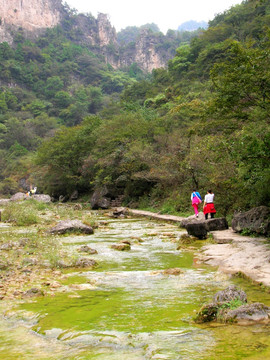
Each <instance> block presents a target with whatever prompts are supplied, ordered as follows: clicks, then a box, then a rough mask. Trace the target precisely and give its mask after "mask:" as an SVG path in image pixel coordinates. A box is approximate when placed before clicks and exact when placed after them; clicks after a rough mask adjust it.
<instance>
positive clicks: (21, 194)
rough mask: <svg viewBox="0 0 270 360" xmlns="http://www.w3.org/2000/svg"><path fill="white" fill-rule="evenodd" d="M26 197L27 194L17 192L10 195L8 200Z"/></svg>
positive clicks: (19, 199) (20, 199)
mask: <svg viewBox="0 0 270 360" xmlns="http://www.w3.org/2000/svg"><path fill="white" fill-rule="evenodd" d="M26 198H27V195H26V194H25V193H23V192H18V193H16V194H14V195H13V196H11V198H10V201H22V200H25V199H26Z"/></svg>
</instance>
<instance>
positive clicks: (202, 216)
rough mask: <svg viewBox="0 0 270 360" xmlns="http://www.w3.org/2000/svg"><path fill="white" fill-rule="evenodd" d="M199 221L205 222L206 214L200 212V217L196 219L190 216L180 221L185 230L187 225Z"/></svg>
mask: <svg viewBox="0 0 270 360" xmlns="http://www.w3.org/2000/svg"><path fill="white" fill-rule="evenodd" d="M199 221H205V217H204V214H203V213H202V212H199V214H198V217H195V215H191V216H188V217H187V218H185V219H183V220H181V221H180V226H181V227H183V228H185V227H186V226H187V224H191V223H195V224H196V223H197V222H199Z"/></svg>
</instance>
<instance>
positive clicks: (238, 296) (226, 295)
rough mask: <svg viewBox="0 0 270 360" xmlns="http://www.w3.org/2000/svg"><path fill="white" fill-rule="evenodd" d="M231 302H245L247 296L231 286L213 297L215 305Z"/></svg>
mask: <svg viewBox="0 0 270 360" xmlns="http://www.w3.org/2000/svg"><path fill="white" fill-rule="evenodd" d="M232 300H240V301H241V302H244V303H246V302H247V295H246V293H245V292H244V291H243V290H240V289H237V287H236V286H234V285H232V286H229V287H227V288H226V289H225V290H222V291H219V292H217V293H216V294H215V296H214V302H215V303H222V302H230V301H232Z"/></svg>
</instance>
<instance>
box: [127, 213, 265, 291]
mask: <svg viewBox="0 0 270 360" xmlns="http://www.w3.org/2000/svg"><path fill="white" fill-rule="evenodd" d="M128 210H129V213H130V214H132V215H137V216H146V217H150V218H152V219H158V220H165V221H172V222H177V223H180V222H181V221H182V220H183V219H185V218H184V217H180V216H173V215H161V214H155V213H152V212H150V211H141V210H132V209H128ZM211 234H212V235H213V238H214V240H215V241H216V244H210V245H206V246H204V247H202V248H201V251H200V254H199V258H200V260H201V261H202V262H204V263H206V264H209V265H211V266H217V267H218V270H219V271H222V272H225V273H229V274H235V273H238V272H241V273H242V274H244V275H245V276H247V277H249V278H250V279H252V280H253V281H254V282H256V283H259V284H262V285H264V286H267V287H270V243H269V242H268V243H267V240H266V238H262V237H256V238H254V237H249V236H242V235H240V234H237V233H235V232H234V231H233V230H232V229H231V228H230V229H228V230H222V231H212V232H211Z"/></svg>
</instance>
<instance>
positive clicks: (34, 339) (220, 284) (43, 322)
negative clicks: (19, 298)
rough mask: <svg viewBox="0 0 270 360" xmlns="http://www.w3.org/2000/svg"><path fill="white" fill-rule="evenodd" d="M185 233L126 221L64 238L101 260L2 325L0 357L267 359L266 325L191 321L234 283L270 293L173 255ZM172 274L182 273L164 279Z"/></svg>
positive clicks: (254, 296)
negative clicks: (123, 246)
mask: <svg viewBox="0 0 270 360" xmlns="http://www.w3.org/2000/svg"><path fill="white" fill-rule="evenodd" d="M181 233H182V231H181V229H179V228H178V227H177V226H175V225H171V224H164V223H158V222H153V221H148V220H138V219H134V220H131V219H128V220H126V219H122V220H112V221H110V222H109V225H108V226H105V227H103V228H99V229H98V230H96V231H95V234H94V235H89V236H70V237H64V238H63V239H62V241H63V243H64V245H65V247H66V250H67V251H70V252H72V253H74V252H76V251H77V249H78V248H79V247H80V245H81V244H87V245H89V246H90V247H91V248H94V249H96V250H97V251H98V254H95V255H91V256H89V257H90V258H93V259H95V260H97V261H98V263H99V266H98V268H97V269H95V271H83V270H76V271H68V272H67V274H66V275H67V278H66V280H65V281H64V283H63V286H62V288H60V289H59V292H58V293H57V294H56V295H55V296H53V297H52V296H45V297H43V298H38V299H35V300H31V301H28V302H27V301H25V302H23V303H21V304H18V305H17V307H16V308H14V312H13V313H12V316H11V315H9V316H7V317H6V318H4V319H3V321H2V323H1V325H0V358H1V359H2V358H3V359H7V360H8V359H10V360H13V359H70V360H73V359H74V360H75V359H85V360H87V359H100V360H103V359H104V360H114V359H115V360H116V359H117V360H119V359H120V360H133V359H134V360H148V359H149V360H150V359H151V360H152V359H153V360H154V359H166V360H180V359H183V360H193V359H194V360H195V359H202V360H206V359H207V360H208V359H242V358H248V359H258V360H259V359H262V358H270V348H269V346H270V340H269V335H270V327H269V326H266V325H255V326H249V327H243V326H236V325H220V324H219V325H217V324H207V325H197V324H194V323H193V321H192V318H193V316H194V315H195V313H196V311H198V310H199V309H200V307H201V306H202V304H204V303H207V302H209V301H211V299H212V297H213V295H214V294H215V292H216V291H218V290H222V289H224V288H225V287H227V286H228V285H230V284H232V282H234V283H237V285H239V286H240V287H241V288H242V289H243V290H245V291H246V292H247V294H248V300H249V301H261V302H264V303H265V304H266V305H269V306H270V295H269V294H267V293H265V292H262V291H261V290H260V289H259V288H258V287H257V286H253V285H251V284H250V283H248V282H247V281H244V280H241V279H237V280H232V279H229V278H228V277H227V276H225V275H223V274H220V273H218V272H216V271H215V269H213V268H209V267H206V266H203V265H198V264H197V263H196V261H195V259H194V257H193V254H192V253H191V252H188V251H186V252H185V251H179V250H176V247H177V245H176V243H175V240H176V239H177V238H179V237H180V235H181ZM120 240H130V241H131V243H132V245H131V250H130V251H124V252H119V251H116V250H113V249H111V245H112V244H114V243H117V242H118V241H120ZM82 256H83V257H85V255H82ZM87 256H88V255H87ZM176 267H177V268H181V270H182V273H181V274H180V275H177V276H174V275H166V274H164V272H163V271H164V270H166V269H169V268H176ZM9 314H10V313H9ZM1 356H2V357H1Z"/></svg>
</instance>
